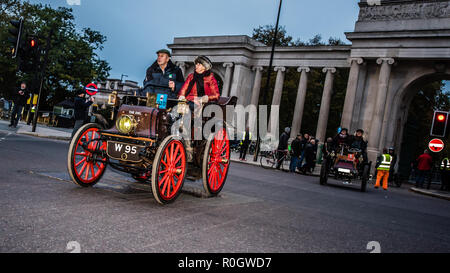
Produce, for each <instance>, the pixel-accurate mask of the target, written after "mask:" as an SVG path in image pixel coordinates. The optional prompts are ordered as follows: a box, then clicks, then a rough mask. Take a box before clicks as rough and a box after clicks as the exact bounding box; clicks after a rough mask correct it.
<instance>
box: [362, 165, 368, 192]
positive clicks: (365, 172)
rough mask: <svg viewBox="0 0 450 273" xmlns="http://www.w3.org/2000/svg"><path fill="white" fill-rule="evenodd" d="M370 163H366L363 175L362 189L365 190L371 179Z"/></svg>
mask: <svg viewBox="0 0 450 273" xmlns="http://www.w3.org/2000/svg"><path fill="white" fill-rule="evenodd" d="M369 172H370V164H365V165H364V168H363V173H362V177H361V191H362V192H365V191H366V188H367V181H368V180H369Z"/></svg>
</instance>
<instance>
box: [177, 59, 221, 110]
mask: <svg viewBox="0 0 450 273" xmlns="http://www.w3.org/2000/svg"><path fill="white" fill-rule="evenodd" d="M194 64H195V71H194V73H191V74H189V76H188V77H187V79H186V82H185V83H184V85H183V87H181V90H180V93H179V94H178V96H179V99H180V100H181V99H187V100H188V102H189V106H190V107H191V108H192V107H193V106H194V104H193V103H195V104H197V105H200V104H205V103H207V102H210V101H217V100H218V99H219V97H220V92H219V86H218V85H217V80H216V78H215V77H214V74H213V73H212V72H211V68H212V63H211V61H210V60H209V59H208V57H206V56H202V55H201V56H198V57H197V58H195V60H194Z"/></svg>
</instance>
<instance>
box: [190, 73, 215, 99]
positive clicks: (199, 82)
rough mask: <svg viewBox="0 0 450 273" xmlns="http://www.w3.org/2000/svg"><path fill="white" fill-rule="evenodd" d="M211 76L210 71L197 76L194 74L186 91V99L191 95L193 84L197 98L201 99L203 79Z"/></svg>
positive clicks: (203, 88)
mask: <svg viewBox="0 0 450 273" xmlns="http://www.w3.org/2000/svg"><path fill="white" fill-rule="evenodd" d="M210 74H211V70H207V71H205V72H203V73H202V74H198V73H197V72H194V78H192V80H191V82H190V83H189V85H188V88H187V90H186V97H187V96H188V95H189V93H191V91H192V88H193V87H194V84H196V86H197V97H203V96H204V95H205V86H204V83H205V82H204V80H203V78H204V77H207V76H209V75H210Z"/></svg>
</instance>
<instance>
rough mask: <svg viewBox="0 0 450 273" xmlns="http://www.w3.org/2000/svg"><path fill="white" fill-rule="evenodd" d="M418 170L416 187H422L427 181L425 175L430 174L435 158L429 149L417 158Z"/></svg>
mask: <svg viewBox="0 0 450 273" xmlns="http://www.w3.org/2000/svg"><path fill="white" fill-rule="evenodd" d="M416 162H417V171H416V187H417V188H422V187H423V183H424V181H425V177H427V178H428V177H429V176H430V172H431V168H432V166H433V158H432V157H431V155H430V152H429V151H428V150H425V151H424V152H423V154H421V155H420V156H419V157H418V158H417V160H416Z"/></svg>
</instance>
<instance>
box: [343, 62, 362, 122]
mask: <svg viewBox="0 0 450 273" xmlns="http://www.w3.org/2000/svg"><path fill="white" fill-rule="evenodd" d="M349 62H350V64H351V68H350V74H349V76H348V83H347V91H346V93H345V102H344V109H343V111H342V119H341V127H342V128H347V129H349V130H350V129H351V128H350V127H351V121H352V117H353V108H354V105H355V97H356V90H357V88H358V79H359V70H360V66H361V64H362V63H363V62H364V60H363V59H362V58H350V59H349Z"/></svg>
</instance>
